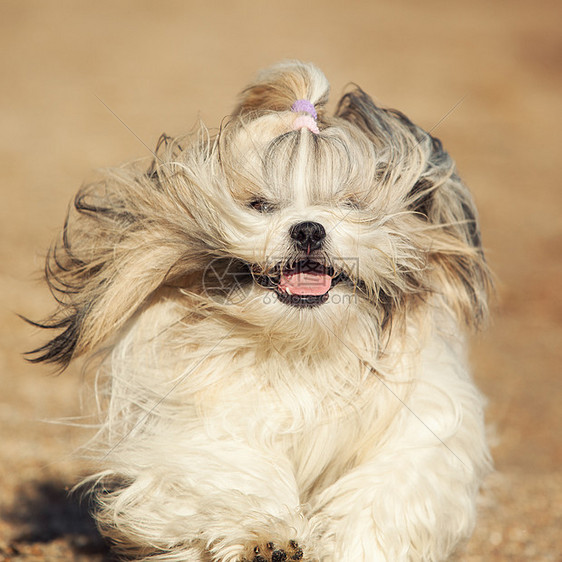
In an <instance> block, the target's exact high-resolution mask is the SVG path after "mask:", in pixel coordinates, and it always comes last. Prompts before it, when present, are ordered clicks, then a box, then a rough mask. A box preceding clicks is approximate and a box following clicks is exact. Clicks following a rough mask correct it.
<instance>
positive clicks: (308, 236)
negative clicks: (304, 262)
mask: <svg viewBox="0 0 562 562" xmlns="http://www.w3.org/2000/svg"><path fill="white" fill-rule="evenodd" d="M289 234H290V236H291V238H292V239H293V240H294V241H295V243H296V245H297V246H298V247H299V249H301V250H306V252H307V253H310V252H311V251H312V250H318V248H320V246H322V241H323V240H324V238H326V231H325V230H324V227H323V226H322V225H321V224H320V223H318V222H309V221H307V222H299V223H297V224H294V225H293V226H292V227H291V230H290V231H289Z"/></svg>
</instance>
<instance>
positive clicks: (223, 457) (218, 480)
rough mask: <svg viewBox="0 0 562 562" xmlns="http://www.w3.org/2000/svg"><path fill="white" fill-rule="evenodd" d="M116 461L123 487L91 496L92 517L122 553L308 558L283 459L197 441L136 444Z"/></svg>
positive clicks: (273, 560)
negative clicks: (123, 473)
mask: <svg viewBox="0 0 562 562" xmlns="http://www.w3.org/2000/svg"><path fill="white" fill-rule="evenodd" d="M155 441H156V440H155ZM124 452H125V451H122V452H121V455H120V456H122V454H123V453H124ZM124 460H125V465H126V466H127V467H128V475H127V483H126V485H123V486H121V487H119V488H117V489H116V490H115V491H113V492H111V493H109V494H108V493H105V494H100V495H99V496H98V502H99V504H100V505H101V506H102V509H101V510H100V511H99V512H98V514H97V516H98V519H99V521H100V524H101V525H102V527H103V528H104V530H105V532H106V534H108V535H109V536H111V537H112V538H113V540H114V541H115V542H116V543H117V545H118V546H121V549H122V550H123V551H125V552H128V553H133V555H135V556H137V557H140V559H143V558H142V556H147V554H145V553H148V554H149V559H150V560H153V559H155V560H162V561H164V560H166V561H172V560H174V561H178V560H181V561H182V562H183V561H185V562H196V561H197V562H199V561H201V562H210V561H211V560H212V561H213V562H219V561H220V562H242V561H247V562H283V561H284V560H287V561H290V560H303V561H304V560H307V561H308V560H312V559H313V558H312V548H311V533H312V531H311V529H310V524H309V523H308V521H307V519H306V518H305V517H304V516H303V515H302V513H301V509H300V505H299V494H298V491H297V486H296V483H295V480H294V476H293V472H292V469H291V467H290V465H289V463H288V461H287V460H286V459H285V458H284V457H283V455H281V454H276V453H275V452H274V451H273V450H271V449H267V448H265V447H264V448H259V447H255V446H250V445H249V444H247V443H245V442H243V441H241V440H232V439H226V438H225V439H209V438H208V437H207V436H204V435H203V434H202V435H201V436H196V437H190V438H188V439H186V438H185V437H181V436H178V437H177V439H176V440H170V439H168V440H166V442H163V441H162V440H160V442H159V443H156V442H151V443H148V442H145V441H144V440H143V442H142V443H138V442H137V444H136V450H134V451H131V456H130V457H129V458H127V459H124ZM141 463H142V465H143V466H142V467H141V466H139V465H140V464H141ZM135 464H137V466H138V469H137V470H136V471H135V474H132V473H131V471H130V467H131V465H135Z"/></svg>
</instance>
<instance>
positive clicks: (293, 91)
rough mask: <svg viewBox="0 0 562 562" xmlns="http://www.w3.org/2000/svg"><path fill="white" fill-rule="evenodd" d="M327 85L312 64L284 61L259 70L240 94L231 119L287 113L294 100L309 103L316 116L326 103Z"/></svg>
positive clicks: (326, 81)
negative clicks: (271, 112)
mask: <svg viewBox="0 0 562 562" xmlns="http://www.w3.org/2000/svg"><path fill="white" fill-rule="evenodd" d="M329 91H330V84H329V83H328V80H327V79H326V77H325V76H324V74H323V72H322V71H321V70H320V69H319V68H317V67H316V66H315V65H313V64H312V63H305V62H300V61H286V62H281V63H278V64H276V65H274V66H271V67H269V68H267V69H265V70H262V71H261V72H260V73H259V74H258V76H257V78H256V80H255V81H254V82H253V83H251V84H250V85H249V86H248V87H247V88H246V89H244V90H243V91H242V94H241V96H240V103H239V105H238V107H237V108H236V111H235V115H242V114H245V113H250V112H256V113H261V112H266V111H290V110H291V107H292V106H293V104H294V103H295V101H297V100H308V101H310V102H311V103H312V104H313V105H314V107H315V109H316V111H317V112H318V114H319V115H321V113H322V108H323V106H324V105H325V104H326V102H327V101H328V95H329Z"/></svg>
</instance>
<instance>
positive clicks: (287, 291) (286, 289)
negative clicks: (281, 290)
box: [285, 287, 293, 295]
mask: <svg viewBox="0 0 562 562" xmlns="http://www.w3.org/2000/svg"><path fill="white" fill-rule="evenodd" d="M285 292H286V293H287V294H288V295H292V294H293V293H291V288H290V287H286V288H285Z"/></svg>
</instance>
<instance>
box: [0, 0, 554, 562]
mask: <svg viewBox="0 0 562 562" xmlns="http://www.w3.org/2000/svg"><path fill="white" fill-rule="evenodd" d="M561 18H562V5H561V4H560V2H558V1H556V2H555V1H552V2H549V1H547V0H537V1H535V2H532V3H531V2H520V1H507V0H506V1H495V2H490V1H482V0H473V1H471V2H446V1H445V0H427V1H425V2H415V1H413V0H412V1H406V0H404V1H397V2H392V3H391V2H375V1H372V2H366V1H364V2H358V1H354V0H347V1H346V2H335V1H331V0H323V1H321V2H319V1H308V2H298V1H293V0H287V1H285V2H267V1H265V0H237V1H234V2H233V1H222V2H220V1H219V2H199V1H177V2H174V1H168V0H163V1H160V2H144V1H134V2H133V1H130V2H108V1H97V2H80V1H78V2H53V1H37V2H32V1H7V0H2V2H1V3H0V189H1V194H2V198H1V203H0V443H1V446H0V560H12V561H20V560H26V561H27V560H29V561H33V560H76V561H82V560H83V561H101V560H109V558H108V555H107V552H106V549H105V547H104V545H103V542H102V541H101V540H100V539H99V537H97V535H96V533H95V531H94V530H93V527H92V526H91V523H90V521H89V519H88V518H87V517H86V516H85V515H83V512H81V511H80V510H79V506H78V504H77V501H76V500H75V499H69V498H67V496H66V492H65V490H66V489H69V488H70V487H72V486H73V485H74V484H75V483H76V482H77V481H78V480H79V478H80V476H81V475H82V474H84V470H85V465H84V464H83V462H82V461H80V460H79V459H78V458H77V457H76V456H75V455H74V454H73V452H74V451H75V450H76V449H77V448H78V447H79V445H80V444H81V443H83V442H84V441H85V440H86V439H87V437H88V435H89V432H88V430H87V429H79V428H76V427H72V426H71V425H60V424H53V423H46V421H47V420H57V419H60V418H71V419H72V418H73V417H75V416H78V415H79V412H80V400H81V394H80V391H79V388H80V386H81V375H80V372H79V369H78V368H71V369H70V370H69V371H68V372H65V373H64V374H62V375H61V376H58V377H53V376H51V371H49V370H48V369H47V368H45V367H34V366H31V365H29V364H27V363H26V362H25V361H24V360H23V359H22V356H21V353H22V352H23V351H26V350H29V349H30V348H33V347H35V346H37V345H38V344H39V343H40V342H42V341H44V338H45V334H39V333H38V331H37V330H34V329H33V328H31V327H29V326H26V325H25V324H24V323H23V322H22V321H21V320H20V319H19V318H18V317H17V316H16V313H21V314H24V315H26V316H29V317H31V318H35V319H40V318H44V317H45V316H46V314H47V313H48V312H49V311H50V310H51V306H52V301H51V298H50V295H49V293H48V291H47V289H46V288H45V287H44V285H43V284H42V283H41V271H42V267H43V257H44V254H45V252H46V250H47V248H48V247H49V245H50V243H51V241H52V240H53V239H54V237H55V236H56V233H57V230H58V228H59V227H60V226H61V225H62V221H63V219H64V216H65V212H66V208H67V205H68V203H69V201H70V199H71V198H72V196H73V194H74V193H75V191H76V190H77V188H78V187H79V186H80V184H81V183H82V182H83V181H84V180H85V179H87V178H88V177H91V174H92V170H95V169H96V168H100V167H105V166H110V165H115V164H119V163H121V162H123V161H126V160H129V159H134V158H138V157H146V156H149V154H150V153H149V151H148V149H147V148H146V146H144V145H148V147H151V148H152V147H154V145H155V143H156V141H157V139H158V136H159V135H160V134H161V133H162V132H164V131H165V132H166V133H168V134H172V135H173V134H180V133H184V132H186V131H189V130H190V129H191V128H192V127H193V125H194V124H195V123H196V122H197V120H198V119H202V120H203V121H204V122H205V123H206V124H207V125H208V126H210V127H216V126H218V125H219V124H220V122H221V119H223V117H224V116H226V115H228V113H229V112H230V111H231V110H232V108H233V107H234V102H235V96H236V95H237V93H238V91H239V90H240V89H241V88H242V87H243V86H244V85H245V84H246V83H247V82H248V80H250V79H251V78H252V77H253V76H254V74H255V72H256V71H257V70H258V69H260V68H262V67H264V66H267V65H269V64H271V63H273V62H276V61H278V60H281V59H287V58H300V59H303V60H306V61H313V62H315V63H317V64H318V65H319V66H320V67H321V68H322V69H323V70H324V72H325V73H326V75H327V77H328V79H329V80H330V82H331V84H332V105H331V107H333V106H334V102H335V101H336V100H337V98H338V97H339V95H340V94H341V93H342V90H343V89H344V88H345V86H346V85H347V84H348V83H349V82H355V83H357V84H359V85H361V87H362V88H363V89H364V90H366V91H367V92H369V93H371V94H372V95H373V97H374V98H375V100H376V101H378V102H379V103H380V104H382V105H387V106H391V107H395V108H398V109H400V110H402V111H403V112H405V113H406V114H407V115H408V116H409V117H410V118H411V119H412V120H413V121H414V122H416V123H418V124H419V125H421V126H422V127H424V128H425V129H426V130H430V129H431V130H432V134H434V135H435V136H438V137H439V138H441V139H442V141H443V142H444V145H445V147H446V148H447V149H448V150H449V151H450V152H451V154H452V155H453V157H454V158H455V159H456V161H457V164H458V167H459V169H460V172H461V175H462V176H463V178H464V179H465V180H466V182H467V183H468V185H469V186H470V187H471V189H472V191H473V193H474V196H475V198H476V201H477V204H478V206H479V209H480V214H481V221H482V230H483V237H484V242H485V245H486V248H487V253H488V258H489V262H490V264H491V266H492V268H493V270H494V272H495V274H496V277H497V288H498V298H497V302H496V303H495V305H494V314H493V320H492V324H491V326H490V328H489V329H488V330H487V331H486V332H484V333H483V334H481V335H480V336H478V337H476V338H474V340H473V346H472V362H473V365H474V372H475V377H476V379H477V382H478V384H479V386H480V388H481V389H482V390H483V391H484V393H485V394H486V395H487V396H488V398H489V407H488V412H487V413H488V421H489V423H490V426H491V431H492V437H493V443H494V449H493V453H494V457H495V463H496V469H497V472H496V473H495V474H494V475H492V476H491V477H490V478H489V479H488V481H487V484H486V487H485V490H484V494H483V498H482V501H481V505H480V510H481V516H480V520H479V525H478V527H477V530H476V532H475V535H474V537H473V539H472V540H471V541H470V543H469V544H468V545H467V546H466V548H465V549H464V550H462V551H461V552H460V553H459V554H458V557H457V559H458V560H466V561H468V560H474V561H476V560H560V557H561V553H562V538H561V537H562V533H561V532H560V529H561V528H562V472H561V470H560V466H561V464H562V442H561V439H560V432H561V428H562V423H561V422H562V414H561V411H562V408H561V407H560V404H561V400H562V392H561V390H562V382H561V374H562V373H561V370H562V298H561V295H560V293H561V291H562V189H561V186H560V159H561V145H560V144H561V143H560V131H561V130H562V114H561V107H560V97H561V93H562V92H561V86H562V73H561V65H562V35H561V34H560V22H561V21H562V19H561ZM83 400H85V401H86V402H87V400H88V397H87V395H86V396H85V397H84V398H83Z"/></svg>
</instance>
